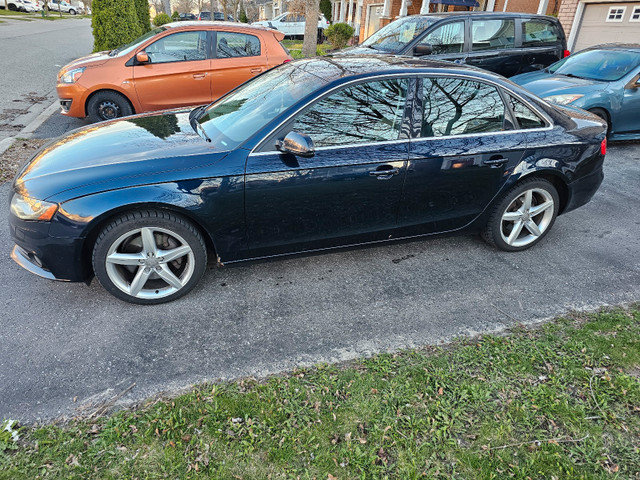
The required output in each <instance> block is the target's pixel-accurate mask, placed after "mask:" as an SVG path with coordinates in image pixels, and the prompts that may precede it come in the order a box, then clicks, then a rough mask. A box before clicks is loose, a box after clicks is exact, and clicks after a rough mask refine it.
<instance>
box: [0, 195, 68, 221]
mask: <svg viewBox="0 0 640 480" xmlns="http://www.w3.org/2000/svg"><path fill="white" fill-rule="evenodd" d="M56 210H58V204H57V203H50V202H43V201H42V200H36V199H35V198H31V197H26V196H24V195H20V194H18V193H16V194H15V195H14V196H13V198H12V199H11V213H13V214H14V215H15V216H16V217H18V218H21V219H22V220H40V221H43V222H48V221H49V220H51V217H53V214H54V213H56Z"/></svg>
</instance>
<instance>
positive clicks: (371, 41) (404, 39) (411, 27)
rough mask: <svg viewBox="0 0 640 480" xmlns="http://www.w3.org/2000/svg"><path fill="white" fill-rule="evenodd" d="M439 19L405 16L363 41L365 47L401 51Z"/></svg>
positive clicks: (391, 51)
mask: <svg viewBox="0 0 640 480" xmlns="http://www.w3.org/2000/svg"><path fill="white" fill-rule="evenodd" d="M438 20H439V19H437V18H429V17H420V16H413V17H405V18H401V19H399V20H396V21H395V22H391V23H390V24H389V25H387V26H385V27H382V28H381V29H380V30H378V31H377V32H376V33H374V34H373V35H371V36H370V37H369V38H367V39H366V40H365V41H364V42H362V46H363V47H369V48H373V49H374V50H380V51H382V52H388V53H399V52H400V51H401V50H402V49H404V47H406V46H407V45H408V44H409V43H411V41H412V40H413V39H414V38H416V37H417V36H418V35H420V34H421V33H422V32H424V31H425V30H426V29H427V28H428V27H429V26H430V25H433V24H434V23H435V22H437V21H438Z"/></svg>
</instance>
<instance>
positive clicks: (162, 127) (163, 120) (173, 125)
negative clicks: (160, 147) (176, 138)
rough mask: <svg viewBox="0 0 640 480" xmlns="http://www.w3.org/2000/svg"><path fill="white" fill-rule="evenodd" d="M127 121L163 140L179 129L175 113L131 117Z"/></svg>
mask: <svg viewBox="0 0 640 480" xmlns="http://www.w3.org/2000/svg"><path fill="white" fill-rule="evenodd" d="M129 121H130V122H131V123H135V124H136V125H137V126H139V127H142V128H144V129H145V130H147V131H148V132H149V133H151V134H152V135H155V136H156V137H158V138H161V139H163V140H164V139H165V138H167V137H170V136H171V135H173V134H174V133H177V132H179V131H180V127H178V118H177V117H176V116H175V115H162V116H154V117H140V118H132V119H130V120H129Z"/></svg>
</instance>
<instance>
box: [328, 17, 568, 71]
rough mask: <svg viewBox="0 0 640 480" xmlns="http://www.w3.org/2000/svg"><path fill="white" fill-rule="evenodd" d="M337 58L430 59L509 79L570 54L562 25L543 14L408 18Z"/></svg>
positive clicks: (345, 51)
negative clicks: (343, 56) (394, 56)
mask: <svg viewBox="0 0 640 480" xmlns="http://www.w3.org/2000/svg"><path fill="white" fill-rule="evenodd" d="M340 54H341V55H377V54H394V55H412V56H416V57H420V56H425V55H429V56H430V57H431V58H437V59H440V60H450V61H454V62H456V63H466V64H469V65H473V66H476V67H480V68H484V69H486V70H490V71H492V72H495V73H499V74H500V75H504V76H506V77H510V76H513V75H516V74H518V73H524V72H529V71H533V70H539V69H541V68H544V67H547V66H549V65H551V64H552V63H554V62H556V61H558V60H560V59H561V58H563V57H566V56H568V55H569V51H568V50H567V41H566V38H565V35H564V30H563V29H562V25H561V24H560V22H559V21H558V19H557V18H554V17H547V16H544V15H528V14H519V13H494V12H449V13H433V14H428V15H412V16H409V17H403V18H400V19H398V20H396V21H394V22H391V23H390V24H388V25H386V26H384V27H382V28H381V29H380V30H378V31H377V32H375V33H374V34H373V35H371V36H370V37H369V38H367V39H366V40H365V41H364V42H362V44H361V45H360V46H359V47H354V48H352V49H347V50H344V51H343V52H340Z"/></svg>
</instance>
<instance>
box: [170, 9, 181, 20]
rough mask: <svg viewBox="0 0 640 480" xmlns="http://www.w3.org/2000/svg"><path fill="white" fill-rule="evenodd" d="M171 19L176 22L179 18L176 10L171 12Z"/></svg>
mask: <svg viewBox="0 0 640 480" xmlns="http://www.w3.org/2000/svg"><path fill="white" fill-rule="evenodd" d="M171 20H173V21H174V22H177V21H178V20H180V14H179V13H178V11H177V10H176V11H175V12H173V14H172V15H171Z"/></svg>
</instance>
